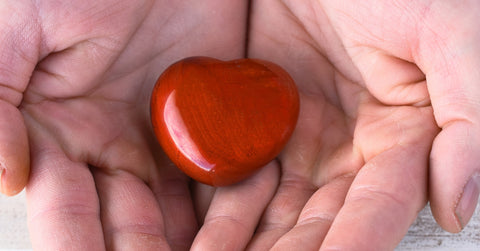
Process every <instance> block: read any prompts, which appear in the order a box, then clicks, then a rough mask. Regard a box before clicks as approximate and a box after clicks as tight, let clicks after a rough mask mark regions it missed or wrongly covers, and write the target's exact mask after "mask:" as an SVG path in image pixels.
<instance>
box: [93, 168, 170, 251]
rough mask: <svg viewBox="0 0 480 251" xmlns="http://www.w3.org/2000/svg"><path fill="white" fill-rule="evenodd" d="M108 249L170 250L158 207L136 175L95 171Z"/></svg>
mask: <svg viewBox="0 0 480 251" xmlns="http://www.w3.org/2000/svg"><path fill="white" fill-rule="evenodd" d="M94 177H95V182H96V184H97V190H98V197H99V199H100V206H101V208H102V211H101V219H102V223H103V233H104V236H105V246H106V247H107V249H108V250H170V247H169V245H168V242H167V240H166V238H165V231H164V224H163V218H162V213H161V210H160V207H159V205H158V203H157V201H156V199H155V196H154V195H153V193H152V191H151V190H150V188H149V187H148V186H147V185H146V184H145V183H144V182H143V181H142V180H141V179H139V178H138V177H136V176H134V175H132V174H130V173H127V172H124V171H121V170H118V171H114V172H112V173H105V172H103V171H102V170H95V171H94Z"/></svg>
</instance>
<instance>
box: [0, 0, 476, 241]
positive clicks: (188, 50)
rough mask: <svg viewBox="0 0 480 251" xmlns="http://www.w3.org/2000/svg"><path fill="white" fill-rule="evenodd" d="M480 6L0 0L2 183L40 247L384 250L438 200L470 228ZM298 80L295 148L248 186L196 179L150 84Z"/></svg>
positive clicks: (442, 213) (455, 222)
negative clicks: (175, 77)
mask: <svg viewBox="0 0 480 251" xmlns="http://www.w3.org/2000/svg"><path fill="white" fill-rule="evenodd" d="M479 13H480V3H479V2H478V1H475V0H469V1H468V0H467V1H462V3H458V1H454V0H450V1H420V0H418V1H407V0H400V1H373V0H366V1H353V0H352V1H348V0H345V1H338V0H322V1H313V0H312V1H309V0H305V1H294V0H291V1H288V0H284V1H280V0H254V1H251V2H250V3H249V2H248V1H243V0H232V1H223V0H204V1H193V0H191V1H190V0H188V1H170V0H168V1H167V0H162V1H160V0H157V1H154V0H135V1H131V0H128V1H126V0H125V1H118V0H115V1H114V0H102V1H98V0H84V1H54V0H44V1H27V0H20V1H2V2H1V3H0V168H1V174H2V176H1V191H2V192H3V193H5V194H9V195H13V194H16V193H17V192H19V191H21V190H22V189H23V188H24V186H25V185H26V189H27V202H28V224H29V229H30V235H31V240H32V244H33V247H34V248H35V249H39V250H42V249H45V250H67V249H68V250H102V249H105V248H106V249H125V250H148V249H156V250H167V249H169V248H170V249H172V250H184V249H189V248H192V249H193V250H242V249H251V250H266V249H269V248H273V249H276V250H294V248H295V247H296V248H301V249H302V250H314V249H319V248H320V249H322V250H329V249H334V250H389V249H393V248H394V247H395V246H396V244H398V242H399V241H400V240H401V239H402V237H403V236H404V234H405V233H406V231H407V229H408V227H409V225H410V224H411V223H412V222H413V220H414V219H415V217H416V215H417V213H418V212H419V211H420V210H421V209H422V208H423V207H424V206H425V205H426V203H427V201H429V202H430V204H431V208H432V211H433V214H434V216H435V219H436V220H437V222H438V223H439V224H440V225H441V226H442V227H443V228H445V229H446V230H448V231H451V232H457V231H460V230H461V229H462V228H463V227H464V226H465V224H467V222H468V220H469V218H470V217H471V215H472V213H473V211H474V209H475V205H476V202H477V197H478V186H479V184H480V171H479V170H480V166H479V164H478V163H480V102H479V101H480V84H479V83H480V70H479V69H480V29H479V28H478V19H479V17H480V16H479ZM196 55H201V56H211V57H216V58H219V59H223V60H230V59H237V58H241V57H245V56H247V57H252V58H261V59H266V60H269V61H273V62H275V63H277V64H279V65H281V66H282V67H284V68H285V69H286V70H287V71H288V72H289V73H290V74H291V75H292V77H293V79H294V80H295V81H296V84H297V86H298V89H299V93H300V100H301V108H300V115H299V120H298V124H297V127H296V129H295V131H294V134H293V136H292V138H291V140H290V141H289V143H288V145H287V146H286V148H285V149H284V150H283V152H282V153H281V154H280V155H279V156H278V158H277V159H276V160H274V161H272V162H271V163H270V164H268V165H267V166H265V167H264V168H262V169H261V171H259V172H258V173H256V174H255V175H254V176H253V177H251V178H249V179H248V180H245V181H243V182H241V183H239V184H236V185H233V186H229V187H222V188H216V189H215V188H211V187H208V186H206V185H201V184H198V183H195V182H192V181H191V180H190V179H189V178H187V177H186V176H185V175H184V174H182V173H181V172H180V171H179V170H178V169H177V168H176V167H175V166H174V165H173V164H171V163H170V161H169V160H168V158H167V157H165V155H164V154H163V153H162V150H161V148H160V147H159V145H158V143H157V142H156V140H155V137H154V135H153V132H152V128H151V124H150V119H149V118H150V116H149V102H150V93H151V91H152V88H153V85H154V83H155V81H156V79H157V77H158V76H159V75H160V74H161V72H162V71H163V70H164V69H165V68H166V67H167V66H168V65H170V64H171V63H173V62H175V61H177V60H179V59H181V58H184V57H188V56H196Z"/></svg>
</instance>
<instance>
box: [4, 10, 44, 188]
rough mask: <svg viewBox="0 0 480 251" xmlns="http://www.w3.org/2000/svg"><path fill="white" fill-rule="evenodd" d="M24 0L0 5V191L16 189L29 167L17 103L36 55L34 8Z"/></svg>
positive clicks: (36, 28) (23, 125)
mask: <svg viewBox="0 0 480 251" xmlns="http://www.w3.org/2000/svg"><path fill="white" fill-rule="evenodd" d="M28 5H29V4H28V3H26V2H25V1H8V2H2V4H1V5H0V192H1V193H4V194H6V195H14V194H17V193H19V192H20V191H21V190H22V189H23V188H24V187H25V185H26V183H27V180H28V174H29V168H30V160H29V158H30V156H29V147H28V137H27V130H26V127H25V123H24V121H23V117H22V114H21V112H20V110H19V108H18V107H19V106H20V104H21V102H22V96H23V92H24V91H25V89H26V87H27V85H28V82H29V78H30V76H31V74H32V72H33V69H34V68H35V64H36V62H37V61H38V57H39V50H40V49H39V48H40V46H39V44H40V36H39V29H38V25H37V24H36V23H35V20H37V19H36V18H33V15H34V11H33V10H34V9H33V8H31V7H32V6H28Z"/></svg>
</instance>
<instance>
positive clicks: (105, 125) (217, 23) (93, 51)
mask: <svg viewBox="0 0 480 251" xmlns="http://www.w3.org/2000/svg"><path fill="white" fill-rule="evenodd" d="M214 9H215V10H216V11H212V10H214ZM246 9H247V4H246V3H245V2H243V1H228V4H227V2H225V1H202V2H198V1H176V2H173V1H170V0H169V1H130V0H128V1H116V0H115V1H38V3H36V4H35V5H34V1H6V2H2V3H1V4H0V13H1V15H0V34H1V35H0V38H1V39H0V99H1V102H0V112H1V114H2V115H1V117H0V140H1V142H2V143H1V144H0V156H1V158H0V161H1V162H0V164H1V167H2V168H4V171H3V176H2V182H1V186H2V191H3V192H4V193H6V194H15V193H16V192H18V191H20V190H21V189H22V188H23V186H24V185H25V182H26V178H27V176H28V169H29V167H31V173H30V179H29V181H28V185H27V200H28V218H29V219H28V224H29V229H30V236H31V240H32V244H33V247H34V248H35V249H36V250H37V249H38V250H102V249H105V248H106V249H109V250H111V249H125V250H150V249H152V250H165V249H167V248H168V247H169V248H172V249H174V250H184V249H188V248H189V246H190V245H191V242H192V240H193V237H194V235H195V233H196V231H197V230H198V224H197V221H196V218H195V213H194V210H193V204H192V200H191V199H190V192H189V182H190V181H189V180H188V179H187V177H186V176H184V175H183V174H181V173H180V172H179V171H178V170H177V168H176V167H174V166H173V165H171V164H169V162H168V161H167V159H166V158H165V157H163V155H162V152H161V150H160V148H159V147H158V145H157V144H156V141H155V139H154V136H153V133H152V130H151V126H150V120H149V101H150V92H151V90H152V88H153V85H154V83H155V80H156V79H157V77H158V76H159V74H160V73H161V72H162V71H163V70H164V69H165V67H167V66H168V65H169V64H171V63H173V62H174V61H176V60H179V59H181V58H183V57H187V56H191V55H210V56H213V57H218V58H222V59H234V58H240V57H243V56H244V53H245V52H244V41H245V32H244V31H245V26H246V22H245V20H246V13H247V10H246ZM27 131H28V138H27ZM29 155H30V156H31V158H30V159H29ZM28 160H29V161H30V163H29V161H28Z"/></svg>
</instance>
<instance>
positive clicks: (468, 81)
mask: <svg viewBox="0 0 480 251" xmlns="http://www.w3.org/2000/svg"><path fill="white" fill-rule="evenodd" d="M450 4H453V2H452V3H451V2H445V5H442V6H439V5H433V6H432V7H434V10H435V11H431V12H429V15H428V16H427V17H426V18H425V20H424V24H423V25H422V26H421V27H438V29H435V30H430V29H429V28H428V29H427V28H425V29H423V30H422V31H423V33H422V34H423V37H422V39H421V40H420V42H419V46H418V54H419V55H418V64H419V65H420V68H421V69H422V70H423V71H424V72H425V74H426V76H427V84H428V89H429V92H430V97H431V101H432V106H433V109H434V111H435V119H436V121H437V124H438V125H439V127H441V128H442V132H441V133H440V134H439V135H438V136H437V137H436V138H435V141H434V144H433V149H432V153H431V172H430V181H431V182H430V196H431V197H430V201H431V208H432V212H433V215H434V216H435V219H436V220H437V221H438V223H439V224H440V225H441V226H442V227H443V228H444V229H446V230H448V231H450V232H458V231H460V230H461V229H462V228H463V227H464V226H465V225H466V224H467V223H468V221H469V219H470V217H471V216H472V214H473V212H474V210H475V206H476V204H477V200H478V194H479V188H480V178H479V175H480V165H478V163H479V162H480V103H479V102H478V101H479V100H480V85H479V84H478V83H479V82H480V71H479V70H478V68H479V66H480V43H479V41H480V33H479V32H478V26H477V25H475V24H474V22H475V21H476V20H478V13H480V3H479V2H478V1H467V2H465V4H462V5H461V6H458V7H459V8H457V5H450ZM466 13H472V15H466ZM460 16H461V17H462V18H458V17H460Z"/></svg>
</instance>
